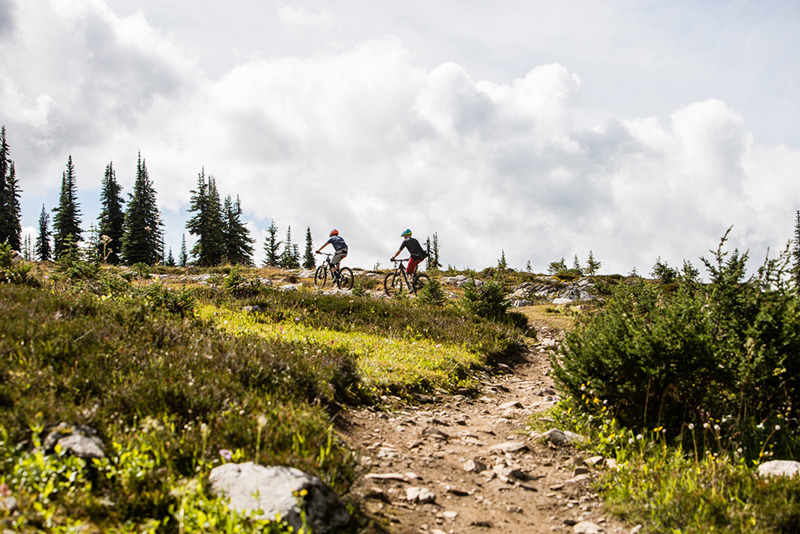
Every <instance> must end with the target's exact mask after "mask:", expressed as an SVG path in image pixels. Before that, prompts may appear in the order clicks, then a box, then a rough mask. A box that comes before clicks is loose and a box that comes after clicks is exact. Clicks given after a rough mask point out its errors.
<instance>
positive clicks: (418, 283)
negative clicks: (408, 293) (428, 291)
mask: <svg viewBox="0 0 800 534" xmlns="http://www.w3.org/2000/svg"><path fill="white" fill-rule="evenodd" d="M430 282H431V279H430V278H428V275H427V274H425V273H422V274H417V275H414V281H413V282H412V284H413V286H414V294H415V295H416V294H417V291H419V290H420V289H422V288H423V287H425V286H426V285H428V284H429V283H430Z"/></svg>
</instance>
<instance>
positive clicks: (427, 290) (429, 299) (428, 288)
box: [417, 278, 447, 306]
mask: <svg viewBox="0 0 800 534" xmlns="http://www.w3.org/2000/svg"><path fill="white" fill-rule="evenodd" d="M417 298H419V300H421V301H422V302H424V303H425V304H432V305H434V306H441V305H442V304H444V303H445V302H447V293H445V291H444V288H442V283H441V282H439V280H437V279H436V278H431V279H430V280H429V282H428V283H427V284H425V285H423V286H422V289H420V290H419V291H418V292H417Z"/></svg>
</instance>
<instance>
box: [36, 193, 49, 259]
mask: <svg viewBox="0 0 800 534" xmlns="http://www.w3.org/2000/svg"><path fill="white" fill-rule="evenodd" d="M51 235H52V232H51V231H50V214H49V213H47V210H46V209H45V208H44V204H42V213H41V215H39V235H38V236H37V237H36V247H35V248H34V250H33V251H34V254H35V255H36V257H37V258H39V261H50V260H51V259H52V258H53V249H52V247H51V246H50V236H51Z"/></svg>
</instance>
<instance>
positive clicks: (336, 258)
mask: <svg viewBox="0 0 800 534" xmlns="http://www.w3.org/2000/svg"><path fill="white" fill-rule="evenodd" d="M329 244H330V245H333V257H332V258H331V274H332V275H333V276H334V277H336V276H337V275H338V274H339V262H340V261H342V260H343V259H344V258H346V257H347V243H345V241H344V238H343V237H342V236H340V235H339V230H337V229H336V228H334V229H333V230H331V235H330V237H329V238H328V240H327V241H325V244H324V245H322V246H321V247H319V250H317V254H322V249H323V248H325V247H327V246H328V245H329Z"/></svg>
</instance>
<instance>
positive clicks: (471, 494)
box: [342, 326, 638, 534]
mask: <svg viewBox="0 0 800 534" xmlns="http://www.w3.org/2000/svg"><path fill="white" fill-rule="evenodd" d="M538 332H539V336H538V337H539V343H538V344H537V345H536V346H534V347H531V349H530V350H529V351H528V352H527V353H526V354H525V355H524V358H523V361H521V362H518V363H516V364H515V365H514V366H513V367H508V368H503V370H504V371H506V372H505V373H503V374H500V375H496V376H491V377H490V376H488V375H487V376H486V377H485V383H484V389H483V392H482V395H481V396H480V397H479V398H477V399H471V398H468V397H464V396H459V395H456V396H451V395H445V394H444V392H440V393H442V394H436V396H432V397H431V398H429V399H421V400H427V401H429V402H423V403H420V404H419V405H409V404H405V403H403V402H401V401H400V399H396V398H394V399H393V398H387V399H385V400H386V401H387V405H388V406H389V408H388V409H387V410H385V411H377V410H373V409H371V408H366V409H359V410H352V411H350V412H348V414H347V416H346V417H345V421H344V423H345V424H344V429H343V430H342V434H343V437H344V438H345V439H346V440H347V441H348V443H349V445H350V446H351V447H352V448H354V449H356V450H358V451H360V453H361V455H362V464H361V465H362V473H361V474H360V477H359V480H358V482H357V483H356V485H355V486H354V488H353V490H352V491H353V494H354V495H356V496H357V497H358V498H359V500H360V501H361V502H362V503H363V507H364V509H365V510H366V511H367V512H368V514H369V515H370V516H371V517H373V518H375V519H376V521H378V522H379V523H380V524H381V525H382V526H383V527H384V528H386V530H387V531H389V532H391V533H392V534H395V533H396V534H412V533H413V534H420V533H422V534H459V533H471V532H481V533H487V534H488V533H491V532H503V533H508V534H517V533H525V534H535V533H550V532H564V533H567V532H570V533H572V532H625V533H628V532H631V526H626V525H624V524H622V523H620V522H619V521H618V520H617V519H615V518H613V517H611V516H609V515H607V514H606V513H605V512H604V508H603V503H602V502H601V500H600V499H599V498H598V496H597V495H596V494H594V493H592V489H591V485H590V482H591V480H590V479H591V477H592V476H594V473H595V471H596V469H597V467H593V466H590V465H588V464H591V463H592V460H595V461H596V460H597V459H596V458H595V459H584V458H583V457H581V456H580V454H579V453H578V451H576V450H575V449H574V448H572V447H571V446H568V445H567V446H560V447H559V446H556V445H553V444H552V443H542V442H540V441H539V440H537V439H534V438H533V437H531V436H530V435H529V434H528V432H527V431H526V427H525V423H526V421H527V419H528V417H529V416H530V414H532V413H534V412H537V411H540V410H544V409H546V408H547V407H549V406H551V405H552V404H553V403H554V402H555V391H554V390H553V389H552V386H553V382H552V379H551V378H550V376H549V369H550V364H549V358H550V356H549V351H548V350H547V348H548V347H551V346H553V345H554V344H556V343H557V339H556V333H555V332H553V331H550V330H549V329H548V328H547V327H546V326H539V328H538ZM586 460H590V461H589V462H588V464H587V462H586ZM600 463H602V462H600ZM598 465H599V464H598ZM589 523H591V524H589ZM598 529H599V530H598ZM633 531H634V532H636V531H638V529H637V528H634V529H633Z"/></svg>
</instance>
